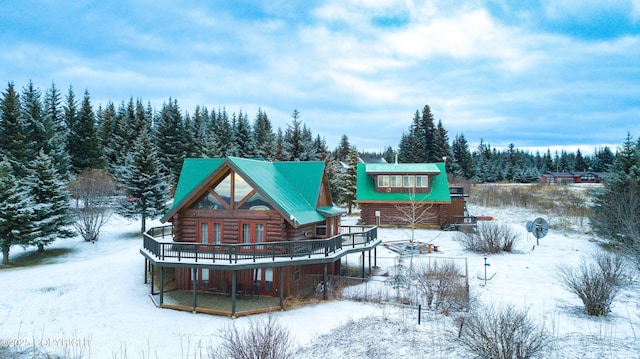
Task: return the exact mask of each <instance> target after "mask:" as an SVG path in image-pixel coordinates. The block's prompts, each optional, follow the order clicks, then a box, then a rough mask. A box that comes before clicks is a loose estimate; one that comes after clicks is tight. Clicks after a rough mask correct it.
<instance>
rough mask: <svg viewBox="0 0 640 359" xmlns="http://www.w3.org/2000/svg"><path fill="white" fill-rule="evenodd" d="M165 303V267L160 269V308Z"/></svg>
mask: <svg viewBox="0 0 640 359" xmlns="http://www.w3.org/2000/svg"><path fill="white" fill-rule="evenodd" d="M163 302H164V267H160V306H161V307H162V303H163Z"/></svg>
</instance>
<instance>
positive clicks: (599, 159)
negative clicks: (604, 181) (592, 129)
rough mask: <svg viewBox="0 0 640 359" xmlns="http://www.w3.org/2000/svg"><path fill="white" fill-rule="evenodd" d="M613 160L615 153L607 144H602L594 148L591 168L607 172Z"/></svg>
mask: <svg viewBox="0 0 640 359" xmlns="http://www.w3.org/2000/svg"><path fill="white" fill-rule="evenodd" d="M614 161H615V155H614V154H613V152H612V151H611V149H610V148H609V146H604V147H603V148H599V149H596V151H595V154H594V159H593V163H592V166H591V167H592V168H591V169H592V170H594V171H596V172H607V171H609V169H610V167H611V166H612V165H613V162H614Z"/></svg>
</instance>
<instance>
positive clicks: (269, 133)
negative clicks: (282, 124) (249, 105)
mask: <svg viewBox="0 0 640 359" xmlns="http://www.w3.org/2000/svg"><path fill="white" fill-rule="evenodd" d="M253 135H254V138H255V143H256V156H257V157H259V158H264V159H265V160H268V161H272V160H273V159H274V153H275V147H276V144H275V135H274V133H273V128H272V126H271V121H269V117H268V116H267V113H266V112H262V109H260V108H258V113H257V115H256V120H255V122H254V124H253Z"/></svg>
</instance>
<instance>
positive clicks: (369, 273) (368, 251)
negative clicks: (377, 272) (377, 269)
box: [368, 251, 371, 276]
mask: <svg viewBox="0 0 640 359" xmlns="http://www.w3.org/2000/svg"><path fill="white" fill-rule="evenodd" d="M368 253H369V276H371V251H368Z"/></svg>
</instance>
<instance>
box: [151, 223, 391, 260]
mask: <svg viewBox="0 0 640 359" xmlns="http://www.w3.org/2000/svg"><path fill="white" fill-rule="evenodd" d="M377 230H378V229H377V227H363V226H343V227H341V228H340V234H339V235H337V236H334V237H331V238H326V239H306V240H296V241H285V242H264V243H251V244H205V243H195V242H174V241H173V233H172V226H171V225H168V226H162V227H154V228H151V229H149V230H148V231H147V232H146V233H145V234H144V238H143V248H144V249H145V250H147V251H148V252H149V253H151V254H152V255H154V256H155V257H156V258H158V259H159V260H162V261H164V260H177V261H183V260H188V261H194V262H206V263H217V262H223V263H231V264H234V263H238V262H239V261H253V262H256V261H258V260H265V259H267V260H269V259H270V260H272V261H275V260H276V258H290V259H294V258H301V257H308V258H311V257H312V256H318V255H320V256H325V257H328V256H329V255H331V254H334V253H336V252H338V251H340V250H342V249H343V248H356V247H363V248H366V247H368V246H370V245H372V244H373V242H375V241H376V240H377V237H378V231H377Z"/></svg>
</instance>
